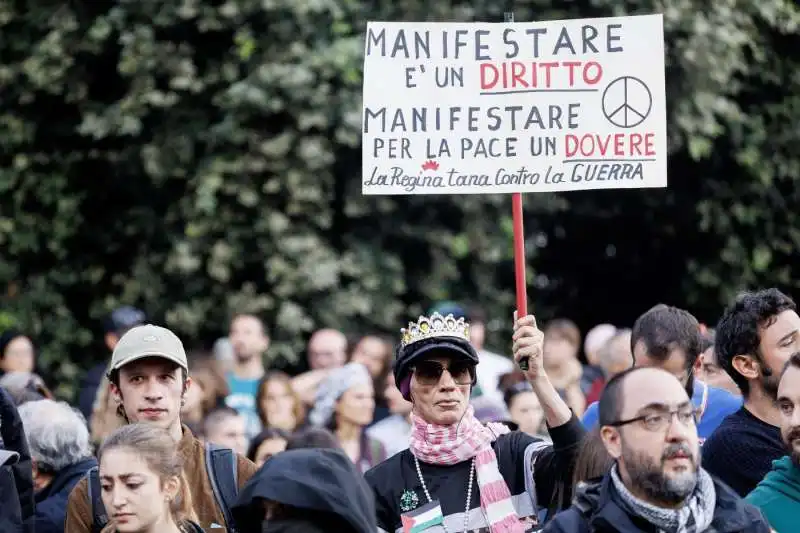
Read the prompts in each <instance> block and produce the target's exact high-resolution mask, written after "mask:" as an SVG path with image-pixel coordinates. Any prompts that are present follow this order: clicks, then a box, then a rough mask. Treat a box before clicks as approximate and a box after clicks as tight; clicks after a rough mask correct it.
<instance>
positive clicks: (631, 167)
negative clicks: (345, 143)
mask: <svg viewBox="0 0 800 533" xmlns="http://www.w3.org/2000/svg"><path fill="white" fill-rule="evenodd" d="M663 33H664V32H663V21H662V16H661V15H645V16H631V17H613V18H599V19H575V20H560V21H549V22H519V23H395V22H370V23H369V24H368V26H367V35H366V43H365V58H364V95H363V98H364V103H363V114H362V134H363V137H362V140H363V148H362V150H363V175H362V192H363V193H364V194H368V195H380V194H385V195H389V194H489V193H514V192H544V191H572V190H585V189H621V188H650V187H666V186H667V138H666V135H667V128H666V95H665V92H666V91H665V86H664V37H663Z"/></svg>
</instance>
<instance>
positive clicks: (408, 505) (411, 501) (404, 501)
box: [400, 490, 419, 513]
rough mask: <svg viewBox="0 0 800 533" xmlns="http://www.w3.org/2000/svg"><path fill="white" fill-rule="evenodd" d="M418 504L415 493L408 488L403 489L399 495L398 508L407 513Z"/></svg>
mask: <svg viewBox="0 0 800 533" xmlns="http://www.w3.org/2000/svg"><path fill="white" fill-rule="evenodd" d="M418 505H419V498H417V493H416V492H414V491H410V490H404V491H403V494H402V495H401V496H400V510H401V511H403V512H404V513H407V512H409V511H411V510H413V509H416V508H417V506H418Z"/></svg>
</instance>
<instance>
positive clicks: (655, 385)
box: [544, 368, 769, 533]
mask: <svg viewBox="0 0 800 533" xmlns="http://www.w3.org/2000/svg"><path fill="white" fill-rule="evenodd" d="M599 410H600V436H601V439H602V441H603V446H604V447H605V449H606V451H607V452H608V453H609V455H610V456H611V457H612V459H613V460H614V465H613V466H612V467H611V470H610V471H609V472H608V473H606V474H605V476H603V477H602V478H601V479H599V480H592V481H589V482H586V483H579V484H578V486H577V488H576V492H575V498H574V499H573V503H572V506H571V507H570V508H569V509H567V510H566V511H564V512H563V513H560V514H558V515H556V516H555V518H554V519H553V520H552V522H550V523H549V524H548V525H547V526H546V527H545V528H544V532H546V533H593V532H596V533H601V532H602V533H607V532H608V533H611V532H620V533H623V532H624V533H627V532H631V533H633V532H638V531H644V532H648V533H649V532H653V533H655V532H658V533H662V532H666V533H710V532H712V531H713V532H723V531H726V532H731V533H733V532H736V533H766V532H768V531H769V527H768V526H767V523H766V521H765V520H764V518H763V517H762V516H761V513H760V512H759V511H758V509H756V508H755V507H753V506H752V505H750V504H747V503H745V502H744V501H743V500H742V499H741V498H740V497H739V496H737V495H736V493H734V492H733V491H732V490H731V489H729V488H728V487H727V486H725V485H724V484H723V483H720V482H718V481H717V480H715V479H714V478H713V477H711V475H709V474H708V473H707V472H706V471H705V470H703V469H702V468H700V444H699V442H698V437H697V408H696V407H695V406H694V405H693V404H692V402H691V400H690V399H689V396H688V395H687V394H686V389H685V388H684V387H683V385H682V384H681V383H680V382H679V381H678V380H677V379H675V377H674V376H672V375H670V373H669V372H665V371H664V370H661V369H657V368H632V369H629V370H626V371H624V372H622V373H620V374H617V375H616V376H614V377H613V378H611V380H610V381H609V382H608V384H607V385H606V388H605V390H604V391H603V394H602V396H601V398H600V409H599Z"/></svg>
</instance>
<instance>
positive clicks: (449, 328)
mask: <svg viewBox="0 0 800 533" xmlns="http://www.w3.org/2000/svg"><path fill="white" fill-rule="evenodd" d="M400 335H401V340H400V347H401V348H405V347H406V346H408V345H410V344H414V343H415V342H419V341H422V340H425V339H435V338H439V337H441V338H456V339H461V340H464V341H467V342H469V323H467V321H466V320H464V318H463V317H462V318H458V319H457V318H456V317H454V316H453V315H452V313H451V314H449V315H447V316H442V315H441V314H439V313H433V314H432V315H431V316H429V317H426V316H420V317H419V320H417V321H416V322H409V323H408V328H402V329H401V330H400Z"/></svg>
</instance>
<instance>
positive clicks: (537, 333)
mask: <svg viewBox="0 0 800 533" xmlns="http://www.w3.org/2000/svg"><path fill="white" fill-rule="evenodd" d="M512 340H513V342H514V344H513V346H512V348H511V352H512V353H513V354H514V361H516V363H517V364H518V365H519V362H520V360H521V359H523V358H526V357H527V358H528V369H527V370H525V369H522V371H523V372H524V373H525V377H526V378H527V379H528V381H531V380H533V379H536V378H538V377H540V376H544V375H545V371H544V362H543V358H542V350H543V347H544V334H543V333H542V332H541V330H539V328H538V327H537V326H536V317H534V316H533V315H528V316H524V317H522V318H517V312H516V311H515V312H514V335H513V337H512Z"/></svg>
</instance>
